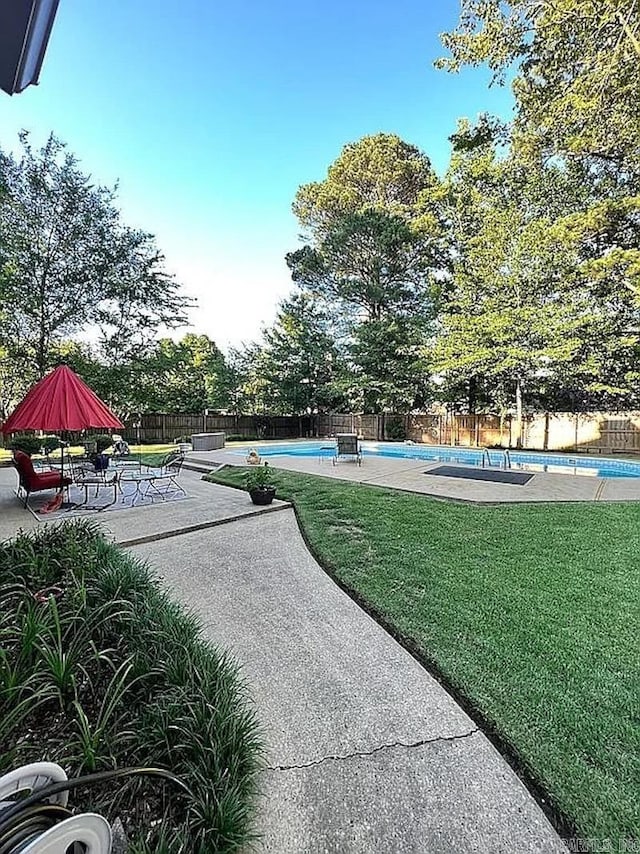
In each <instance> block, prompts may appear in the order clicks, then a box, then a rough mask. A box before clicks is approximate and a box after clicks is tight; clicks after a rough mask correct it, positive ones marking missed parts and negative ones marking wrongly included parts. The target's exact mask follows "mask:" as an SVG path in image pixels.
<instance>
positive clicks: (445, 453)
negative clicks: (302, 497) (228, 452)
mask: <svg viewBox="0 0 640 854" xmlns="http://www.w3.org/2000/svg"><path fill="white" fill-rule="evenodd" d="M333 449H334V443H333V441H332V440H331V439H326V440H324V441H323V440H318V441H313V442H283V443H278V444H273V445H259V446H258V447H257V448H256V450H257V451H258V453H259V454H260V456H262V457H327V458H331V457H332V456H333V453H334V451H333ZM235 453H236V454H243V455H246V453H247V451H246V449H244V450H237V451H235ZM362 453H363V456H364V457H395V458H397V459H403V460H425V461H429V462H442V463H461V464H462V465H471V466H478V467H482V464H483V456H484V465H485V466H487V467H489V466H490V467H492V468H504V467H505V454H504V451H500V450H491V451H483V450H482V449H479V448H460V447H455V448H453V447H449V446H433V445H407V444H405V443H404V442H402V443H400V442H363V443H362ZM509 457H510V459H511V468H512V469H520V470H523V471H531V472H551V473H554V474H577V475H587V476H589V477H640V462H637V463H636V462H633V461H631V460H612V459H609V458H603V457H586V456H582V455H577V456H571V455H570V454H566V455H565V454H544V453H537V452H534V451H509Z"/></svg>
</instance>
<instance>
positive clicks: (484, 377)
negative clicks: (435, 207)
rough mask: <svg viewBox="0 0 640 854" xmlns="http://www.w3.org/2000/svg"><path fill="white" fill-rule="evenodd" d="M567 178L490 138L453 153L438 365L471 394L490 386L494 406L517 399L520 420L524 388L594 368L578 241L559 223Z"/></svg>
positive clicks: (534, 389) (576, 377) (530, 390)
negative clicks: (501, 154) (588, 355)
mask: <svg viewBox="0 0 640 854" xmlns="http://www.w3.org/2000/svg"><path fill="white" fill-rule="evenodd" d="M463 130H464V127H463ZM568 180H569V181H570V179H569V177H568V176H567V175H566V174H565V173H564V172H563V170H562V169H559V168H557V167H555V166H549V167H547V168H546V169H545V171H544V172H539V173H537V174H534V173H532V172H531V171H529V170H528V169H524V168H522V165H521V164H520V163H519V162H518V161H517V160H513V159H510V158H505V159H499V158H498V157H497V154H496V147H495V145H494V144H493V143H488V144H486V145H481V146H478V147H476V148H471V149H466V148H463V150H462V151H461V152H455V153H454V157H453V161H452V166H451V168H450V170H449V173H448V175H447V178H446V180H445V182H444V187H445V192H446V195H447V205H448V210H449V216H448V223H449V227H450V233H451V238H452V251H451V256H452V262H451V271H452V278H451V282H450V284H449V286H448V288H447V292H446V297H445V300H444V313H443V316H442V318H441V331H440V335H439V337H438V340H437V341H436V343H435V346H434V347H433V350H432V357H433V358H434V360H435V365H434V366H435V369H436V370H437V371H439V372H440V373H441V374H443V375H444V376H445V377H446V378H447V380H448V381H449V383H450V384H452V385H453V386H454V387H455V386H456V385H457V384H459V382H460V380H461V379H463V380H465V381H467V382H468V383H469V385H470V387H471V389H472V391H473V393H474V394H477V391H478V385H480V386H483V387H484V389H485V390H486V389H487V388H489V389H490V396H491V398H492V399H493V401H494V404H495V403H502V406H503V407H504V408H508V407H509V406H510V405H512V404H513V402H515V408H516V416H517V422H518V425H520V424H521V423H522V414H523V406H524V401H523V398H524V395H525V393H526V394H529V395H530V396H534V395H535V394H539V393H540V391H541V388H542V386H543V385H545V384H546V385H548V379H549V378H550V377H554V376H555V377H557V376H562V377H563V380H564V381H565V382H566V380H567V377H570V378H572V381H573V382H579V381H584V376H582V377H581V373H580V372H582V375H584V374H586V373H589V371H592V372H593V371H594V370H595V365H594V364H588V362H587V360H586V359H585V351H584V344H585V340H586V339H588V337H589V335H590V334H591V332H592V330H593V328H594V325H595V323H596V321H597V316H596V314H595V312H594V306H593V301H592V300H591V297H590V294H589V292H588V290H587V289H585V288H582V287H580V280H579V274H578V261H579V256H578V252H577V249H576V246H575V245H574V244H573V243H572V242H571V241H567V240H566V234H563V233H562V232H561V231H559V230H558V229H557V228H556V227H555V223H556V220H555V219H554V216H559V215H560V214H561V213H562V210H563V207H566V206H569V205H570V203H571V200H570V195H571V188H570V183H569V184H567V181H568ZM574 196H575V194H574ZM590 378H591V377H590Z"/></svg>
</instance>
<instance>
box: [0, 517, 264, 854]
mask: <svg viewBox="0 0 640 854" xmlns="http://www.w3.org/2000/svg"><path fill="white" fill-rule="evenodd" d="M0 579H1V582H0V584H1V586H0V597H1V602H2V607H1V610H0V773H4V772H6V771H8V770H10V769H11V768H15V767H18V766H20V765H24V764H26V763H28V762H34V761H41V760H50V761H54V762H57V763H58V764H60V765H61V766H62V767H63V768H64V769H65V771H66V772H67V774H68V775H69V776H70V777H71V776H76V775H80V774H86V773H91V772H96V771H102V770H107V769H114V768H122V767H125V766H129V767H131V766H146V767H149V766H152V767H160V768H165V769H169V770H171V771H172V772H173V773H174V774H175V775H177V776H178V777H179V778H180V779H181V780H182V781H183V783H184V784H186V787H187V788H188V790H189V794H185V792H184V791H183V790H182V789H180V788H178V787H176V786H175V785H172V784H170V783H165V782H163V781H162V780H158V779H150V778H144V777H143V778H137V779H136V780H130V781H129V782H125V783H123V782H122V781H121V780H118V781H117V783H115V784H110V783H108V782H107V783H104V784H101V786H100V787H99V788H97V787H95V786H93V787H91V788H86V789H78V790H76V791H75V792H74V793H73V795H72V801H71V802H72V803H73V804H74V805H75V806H77V807H79V808H81V809H83V810H91V811H96V812H99V813H101V814H103V815H104V816H105V817H106V818H107V819H108V820H110V821H113V820H114V819H116V818H120V820H121V821H122V823H123V825H124V828H125V831H126V834H127V837H128V840H129V844H130V848H129V850H130V852H132V854H144V852H165V854H177V853H178V852H182V854H187V852H203V851H206V852H231V851H236V850H238V848H239V847H240V846H241V845H243V844H244V843H246V842H247V841H248V840H250V838H251V818H252V809H253V798H254V792H255V781H256V772H257V769H258V767H259V765H260V755H261V746H260V739H259V733H258V728H257V724H256V719H255V717H254V713H253V711H252V709H251V707H250V705H249V703H248V700H247V698H246V696H245V691H244V688H243V686H242V684H241V682H240V681H239V678H238V672H237V669H236V667H235V665H233V664H232V663H231V662H230V661H229V660H228V659H227V657H226V655H225V654H224V653H221V652H219V651H217V650H215V649H214V648H212V647H211V646H210V645H209V644H208V643H206V642H205V641H204V640H203V639H202V638H201V636H200V628H199V625H198V622H197V620H196V619H195V618H194V617H192V616H188V615H186V614H185V612H184V611H183V610H181V609H180V608H179V607H178V606H177V605H176V604H174V603H173V602H172V601H171V600H170V599H169V598H168V596H167V595H166V593H164V592H162V591H161V590H160V588H159V586H158V583H157V582H156V580H155V579H154V577H153V576H152V574H151V573H150V572H149V570H148V569H147V568H146V567H145V566H144V565H143V564H141V563H140V562H139V561H137V560H136V559H135V558H133V557H132V556H131V555H129V554H126V553H125V552H123V551H120V550H119V549H118V548H117V547H115V546H113V545H111V544H109V543H107V542H106V540H105V539H104V538H103V537H102V535H101V534H100V533H99V532H98V530H97V529H96V528H95V527H94V526H92V525H91V524H90V523H87V522H86V521H76V522H71V523H65V524H62V525H60V526H56V527H49V526H47V527H46V528H44V529H39V530H37V531H35V532H32V533H29V534H20V535H18V536H17V537H16V538H15V539H14V540H12V541H8V542H6V543H4V544H2V545H0Z"/></svg>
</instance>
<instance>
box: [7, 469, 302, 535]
mask: <svg viewBox="0 0 640 854" xmlns="http://www.w3.org/2000/svg"><path fill="white" fill-rule="evenodd" d="M17 482H18V478H17V475H16V472H15V470H14V469H13V468H11V467H2V468H0V541H1V540H6V539H8V538H9V537H12V536H13V535H14V534H15V533H16V531H18V530H19V529H20V528H22V529H24V530H30V529H32V528H37V527H41V526H42V525H43V524H46V523H50V524H57V523H58V522H59V521H62V519H61V518H59V519H56V520H55V521H53V520H48V519H47V517H46V516H43V517H42V519H41V520H40V519H36V518H34V516H33V515H32V513H30V512H29V510H25V509H24V508H23V506H22V502H21V501H20V500H19V499H18V498H17V497H16V494H15V488H16V486H17ZM180 482H181V484H182V486H183V487H184V489H185V491H186V492H187V496H188V497H187V498H185V499H184V500H182V501H172V502H168V503H167V502H163V501H161V500H156V501H155V502H154V503H153V504H144V505H139V506H137V507H127V508H125V509H123V510H109V511H107V512H95V513H92V514H87V515H84V516H83V518H89V519H92V520H95V521H97V522H98V523H99V524H100V525H101V527H102V528H103V530H104V532H105V534H106V535H107V536H108V537H110V538H111V539H113V540H114V541H115V542H117V543H120V544H125V545H127V544H133V543H142V542H147V541H148V540H157V539H164V538H167V537H172V536H176V535H178V534H183V533H185V532H187V531H196V530H202V529H203V528H210V527H213V526H215V525H219V524H222V523H224V522H227V521H229V520H231V519H237V518H239V517H241V516H252V515H255V514H256V513H265V512H266V513H269V512H274V511H277V510H280V509H283V508H286V507H288V506H289V505H288V504H287V503H286V502H283V501H274V503H273V504H272V505H271V506H269V507H256V506H255V505H253V504H252V503H251V501H250V500H249V497H248V495H247V494H246V493H244V492H240V491H238V490H232V489H231V490H230V489H227V488H225V487H221V486H216V485H215V484H213V483H205V482H203V480H202V474H201V473H198V472H193V471H188V470H184V471H183V472H181V474H180ZM70 518H71V516H70Z"/></svg>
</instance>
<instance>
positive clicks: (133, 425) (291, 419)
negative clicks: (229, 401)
mask: <svg viewBox="0 0 640 854" xmlns="http://www.w3.org/2000/svg"><path fill="white" fill-rule="evenodd" d="M125 428H126V436H127V439H129V440H135V439H137V438H138V437H139V438H140V441H141V442H145V443H151V444H154V443H163V442H173V441H175V440H176V439H179V438H181V437H183V436H191V434H192V433H217V432H221V431H222V432H224V433H226V434H227V436H243V437H244V436H246V437H247V438H248V439H253V438H259V439H297V438H298V437H299V436H305V435H307V434H309V433H310V431H311V426H310V419H309V418H307V417H300V418H298V416H292V415H283V416H262V415H204V413H203V414H201V415H182V414H174V413H161V412H147V413H145V414H144V415H142V417H141V418H140V421H139V422H137V421H136V420H135V419H129V420H127V421H125Z"/></svg>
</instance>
